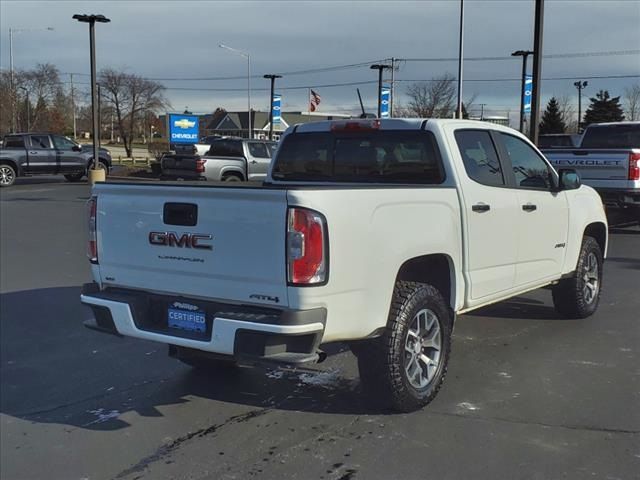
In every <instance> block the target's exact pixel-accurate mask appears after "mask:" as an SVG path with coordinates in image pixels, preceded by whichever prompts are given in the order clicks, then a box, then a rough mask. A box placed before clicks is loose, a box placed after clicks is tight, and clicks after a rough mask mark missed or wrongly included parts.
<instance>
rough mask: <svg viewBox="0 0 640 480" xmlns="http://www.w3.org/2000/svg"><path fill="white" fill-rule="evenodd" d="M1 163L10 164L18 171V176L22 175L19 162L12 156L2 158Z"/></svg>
mask: <svg viewBox="0 0 640 480" xmlns="http://www.w3.org/2000/svg"><path fill="white" fill-rule="evenodd" d="M0 165H9V166H10V167H11V168H13V169H14V170H15V172H16V177H20V176H22V170H21V169H20V167H19V166H18V163H17V162H16V161H15V160H12V159H10V158H0Z"/></svg>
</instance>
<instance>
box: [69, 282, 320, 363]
mask: <svg viewBox="0 0 640 480" xmlns="http://www.w3.org/2000/svg"><path fill="white" fill-rule="evenodd" d="M80 300H81V302H82V303H83V304H85V305H88V306H89V307H91V309H92V310H93V313H94V316H95V319H91V320H88V321H86V322H85V326H86V327H88V328H90V329H93V330H98V331H100V332H103V333H109V334H113V335H118V336H126V337H134V338H140V339H142V340H151V341H155V342H161V343H166V344H169V345H176V346H179V347H185V348H189V349H194V350H200V351H203V352H209V353H214V354H218V355H224V356H228V357H234V358H235V359H237V360H241V361H250V362H253V361H273V362H283V363H304V362H310V361H315V360H317V359H318V347H319V345H320V342H321V341H322V335H323V333H324V326H325V319H326V310H325V309H323V308H319V309H312V310H289V309H279V310H278V309H273V308H259V307H253V306H242V305H240V306H239V305H231V304H223V303H217V302H204V301H200V300H193V299H185V298H177V297H169V296H161V295H154V294H148V293H145V292H139V291H133V290H123V289H108V290H103V291H99V289H98V286H97V284H95V283H89V284H85V285H84V286H83V289H82V294H81V296H80ZM176 301H178V302H182V303H188V304H191V305H195V306H197V307H199V308H200V309H201V310H202V311H204V312H205V316H206V332H204V333H202V334H201V333H191V332H185V331H182V330H175V329H171V328H169V327H168V325H167V305H170V304H171V303H173V302H176Z"/></svg>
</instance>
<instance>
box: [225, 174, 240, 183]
mask: <svg viewBox="0 0 640 480" xmlns="http://www.w3.org/2000/svg"><path fill="white" fill-rule="evenodd" d="M222 181H223V182H242V181H243V180H242V177H240V175H238V174H236V173H227V174H225V175H223V176H222Z"/></svg>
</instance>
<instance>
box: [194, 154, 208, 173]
mask: <svg viewBox="0 0 640 480" xmlns="http://www.w3.org/2000/svg"><path fill="white" fill-rule="evenodd" d="M205 163H207V161H206V160H205V159H203V158H199V159H197V160H196V173H204V164H205Z"/></svg>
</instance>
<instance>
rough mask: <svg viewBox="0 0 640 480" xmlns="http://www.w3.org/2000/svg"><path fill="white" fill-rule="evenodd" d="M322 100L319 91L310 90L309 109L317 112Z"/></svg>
mask: <svg viewBox="0 0 640 480" xmlns="http://www.w3.org/2000/svg"><path fill="white" fill-rule="evenodd" d="M321 101H322V97H321V96H320V95H318V93H317V92H314V91H313V90H309V111H310V112H315V111H316V110H317V109H318V105H320V102H321Z"/></svg>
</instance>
